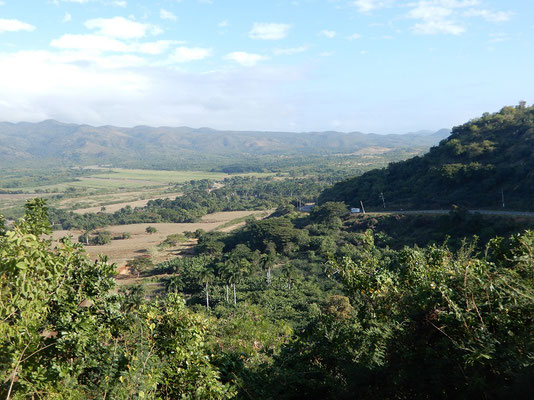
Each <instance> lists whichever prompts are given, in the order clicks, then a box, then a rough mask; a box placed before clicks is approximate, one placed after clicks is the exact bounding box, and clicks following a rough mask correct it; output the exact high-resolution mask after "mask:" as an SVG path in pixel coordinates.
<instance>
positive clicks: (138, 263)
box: [126, 256, 154, 278]
mask: <svg viewBox="0 0 534 400" xmlns="http://www.w3.org/2000/svg"><path fill="white" fill-rule="evenodd" d="M126 266H127V267H129V268H130V271H132V272H133V273H134V274H137V277H138V278H139V276H140V275H141V273H142V272H145V271H147V270H149V269H150V268H152V267H153V266H154V264H153V263H152V260H151V259H150V257H148V256H137V257H135V258H134V259H132V260H129V261H128V262H127V263H126Z"/></svg>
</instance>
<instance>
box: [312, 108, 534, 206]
mask: <svg viewBox="0 0 534 400" xmlns="http://www.w3.org/2000/svg"><path fill="white" fill-rule="evenodd" d="M381 193H383V195H384V198H385V201H386V207H387V208H388V209H437V208H448V207H450V206H451V205H458V206H465V207H468V208H472V209H480V208H488V209H498V208H502V194H504V200H505V206H506V208H507V209H514V210H534V106H532V107H525V106H518V107H505V108H503V109H502V110H501V111H500V112H498V113H495V114H488V113H486V114H484V115H483V116H482V117H481V118H478V119H475V120H472V121H470V122H468V123H466V124H464V125H461V126H458V127H455V128H454V129H453V132H452V134H451V136H450V137H449V138H447V139H445V140H443V141H442V142H441V143H440V144H439V146H436V147H433V148H431V149H430V151H429V152H428V153H427V154H425V155H423V156H420V157H414V158H411V159H409V160H406V161H402V162H397V163H392V164H390V165H389V166H388V167H387V168H385V169H380V170H372V171H369V172H367V173H365V174H364V175H362V176H360V177H356V178H352V179H349V180H346V181H343V182H340V183H338V184H336V185H334V186H333V187H332V188H330V189H327V190H326V191H325V192H323V194H322V195H321V197H320V201H321V202H325V201H332V200H333V201H345V202H346V203H348V204H351V205H357V204H359V202H360V200H361V201H363V203H364V206H365V207H366V208H367V209H381V208H382V207H383V203H382V197H381Z"/></svg>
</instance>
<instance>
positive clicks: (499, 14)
mask: <svg viewBox="0 0 534 400" xmlns="http://www.w3.org/2000/svg"><path fill="white" fill-rule="evenodd" d="M513 14H514V13H513V12H511V11H490V10H476V9H471V10H467V11H466V12H465V13H464V14H463V15H464V16H465V17H481V18H483V19H484V20H486V21H488V22H506V21H509V20H510V18H512V15H513Z"/></svg>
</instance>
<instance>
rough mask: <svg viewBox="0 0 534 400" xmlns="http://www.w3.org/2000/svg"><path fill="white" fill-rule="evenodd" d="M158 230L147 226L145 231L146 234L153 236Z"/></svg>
mask: <svg viewBox="0 0 534 400" xmlns="http://www.w3.org/2000/svg"><path fill="white" fill-rule="evenodd" d="M157 231H158V230H157V229H156V228H154V227H153V226H147V227H146V229H145V232H146V233H148V234H150V235H152V234H153V233H156V232H157Z"/></svg>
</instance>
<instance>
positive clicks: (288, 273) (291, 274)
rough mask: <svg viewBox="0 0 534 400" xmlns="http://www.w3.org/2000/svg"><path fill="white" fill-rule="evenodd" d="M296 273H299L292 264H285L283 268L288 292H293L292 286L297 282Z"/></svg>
mask: <svg viewBox="0 0 534 400" xmlns="http://www.w3.org/2000/svg"><path fill="white" fill-rule="evenodd" d="M296 272H297V271H296V270H295V267H294V266H293V265H291V264H290V263H288V264H284V266H283V267H282V273H283V274H284V276H285V277H286V279H287V288H288V290H291V284H292V283H293V281H294V280H295V277H296V276H297V274H296Z"/></svg>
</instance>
